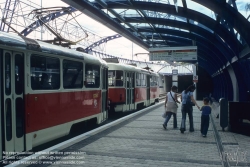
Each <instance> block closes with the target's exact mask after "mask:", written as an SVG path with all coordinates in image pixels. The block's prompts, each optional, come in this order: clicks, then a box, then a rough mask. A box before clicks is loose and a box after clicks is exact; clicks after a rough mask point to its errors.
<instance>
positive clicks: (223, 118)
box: [219, 98, 228, 131]
mask: <svg viewBox="0 0 250 167" xmlns="http://www.w3.org/2000/svg"><path fill="white" fill-rule="evenodd" d="M219 103H220V111H219V113H220V126H221V127H222V130H223V131H225V129H224V128H225V127H227V126H228V101H227V100H226V99H225V98H220V100H219Z"/></svg>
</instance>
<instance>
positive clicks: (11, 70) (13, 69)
mask: <svg viewBox="0 0 250 167" xmlns="http://www.w3.org/2000/svg"><path fill="white" fill-rule="evenodd" d="M1 66H2V67H3V68H2V70H3V72H2V74H3V82H2V83H3V85H2V90H3V91H2V93H3V96H2V97H3V100H2V111H3V114H2V120H1V122H2V123H3V124H2V125H3V128H4V130H3V131H4V133H3V137H2V142H4V150H3V151H6V152H13V151H15V152H21V151H24V100H23V95H24V57H23V54H22V53H17V52H11V51H6V50H4V51H3V59H2V65H1Z"/></svg>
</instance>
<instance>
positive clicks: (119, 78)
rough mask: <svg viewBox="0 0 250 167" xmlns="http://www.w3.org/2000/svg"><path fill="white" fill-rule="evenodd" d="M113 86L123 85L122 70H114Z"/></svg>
mask: <svg viewBox="0 0 250 167" xmlns="http://www.w3.org/2000/svg"><path fill="white" fill-rule="evenodd" d="M115 73H116V74H115V86H123V78H124V77H123V71H120V70H116V71H115Z"/></svg>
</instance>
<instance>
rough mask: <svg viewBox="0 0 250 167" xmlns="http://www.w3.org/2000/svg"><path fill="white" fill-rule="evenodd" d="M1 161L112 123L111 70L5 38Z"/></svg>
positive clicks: (69, 53)
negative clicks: (78, 126)
mask: <svg viewBox="0 0 250 167" xmlns="http://www.w3.org/2000/svg"><path fill="white" fill-rule="evenodd" d="M0 54H1V56H0V76H1V77H0V90H1V91H0V92H1V96H0V106H1V114H0V120H1V128H0V133H1V134H2V138H0V140H1V141H0V142H1V145H2V146H3V147H1V150H0V156H1V159H2V153H3V151H4V152H7V153H8V152H22V151H26V150H31V149H32V148H33V147H35V146H38V145H40V144H43V143H46V142H48V141H51V140H53V139H56V138H59V137H61V136H64V135H67V134H68V133H69V132H70V128H71V127H72V125H73V124H75V123H78V122H82V121H86V120H90V119H96V122H97V123H101V122H103V121H105V120H106V119H107V115H108V114H107V110H108V107H107V98H108V94H107V93H108V92H107V90H108V80H107V76H108V66H107V63H106V62H105V61H104V60H102V59H99V58H96V57H94V56H92V55H88V54H84V53H81V52H77V51H74V50H70V49H67V48H63V47H60V46H55V45H51V44H48V43H44V42H39V41H35V40H30V39H27V38H23V37H20V36H16V35H12V34H8V33H4V32H0Z"/></svg>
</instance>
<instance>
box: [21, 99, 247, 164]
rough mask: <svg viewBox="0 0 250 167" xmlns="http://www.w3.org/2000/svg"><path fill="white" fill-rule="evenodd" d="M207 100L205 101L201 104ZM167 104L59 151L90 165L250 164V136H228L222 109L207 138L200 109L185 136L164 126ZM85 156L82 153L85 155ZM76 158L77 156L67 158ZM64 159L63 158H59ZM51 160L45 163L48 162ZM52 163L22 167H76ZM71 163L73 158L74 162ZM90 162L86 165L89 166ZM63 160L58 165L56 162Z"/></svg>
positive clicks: (79, 140)
mask: <svg viewBox="0 0 250 167" xmlns="http://www.w3.org/2000/svg"><path fill="white" fill-rule="evenodd" d="M201 103H202V102H199V104H200V106H201ZM180 108H181V107H180V105H179V108H178V113H177V121H178V127H180V122H181V111H180ZM163 111H164V107H163V103H161V104H158V107H154V108H151V109H149V110H145V111H144V112H142V113H140V114H139V115H136V116H134V117H132V118H130V119H127V120H124V121H122V122H119V123H117V124H116V125H114V126H110V127H107V128H106V129H105V130H100V131H98V132H95V134H89V135H88V136H85V137H83V138H81V139H78V140H77V141H74V142H72V143H70V144H67V145H64V146H61V147H60V148H57V149H54V150H53V151H58V152H64V153H65V152H69V153H71V152H73V153H74V152H81V153H82V154H83V157H82V159H79V161H82V164H74V166H86V167H107V166H108V167H163V166H168V167H187V166H192V167H221V166H225V167H228V166H250V137H248V136H243V135H239V134H234V133H231V132H223V131H222V130H221V128H220V126H219V119H217V118H216V114H217V111H216V108H215V110H214V111H213V114H212V115H211V118H212V119H210V126H209V131H208V134H207V137H206V138H204V137H202V136H201V134H200V111H199V110H198V109H197V108H196V107H194V111H193V112H194V113H193V115H194V116H193V118H194V128H195V131H194V132H189V131H188V128H189V121H188V117H187V122H186V125H187V131H186V132H185V133H184V134H181V133H180V130H179V128H178V129H173V124H172V123H173V121H172V118H171V120H170V121H169V124H168V127H167V130H164V129H163V127H162V124H163V121H164V119H163V118H162V117H161V115H162V113H163ZM82 154H81V155H82ZM72 155H73V156H75V154H69V155H64V156H62V157H64V158H65V157H69V159H70V156H72ZM58 156H60V155H58ZM46 161H48V160H44V161H43V162H45V163H46ZM62 161H67V159H66V160H65V159H61V160H52V161H51V162H54V164H40V165H38V164H34V165H19V166H50V167H53V166H72V164H62V163H60V162H62ZM68 161H69V160H68ZM83 161H84V162H83ZM55 162H57V164H56V163H55Z"/></svg>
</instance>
